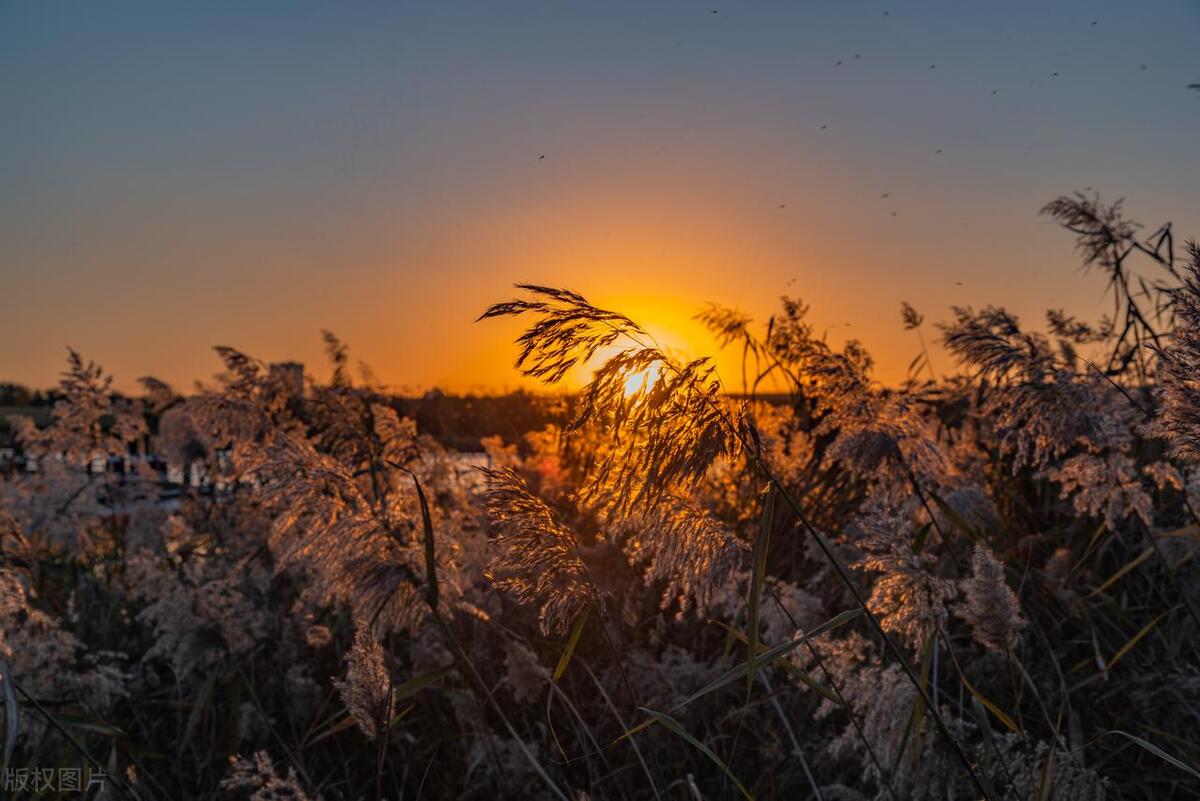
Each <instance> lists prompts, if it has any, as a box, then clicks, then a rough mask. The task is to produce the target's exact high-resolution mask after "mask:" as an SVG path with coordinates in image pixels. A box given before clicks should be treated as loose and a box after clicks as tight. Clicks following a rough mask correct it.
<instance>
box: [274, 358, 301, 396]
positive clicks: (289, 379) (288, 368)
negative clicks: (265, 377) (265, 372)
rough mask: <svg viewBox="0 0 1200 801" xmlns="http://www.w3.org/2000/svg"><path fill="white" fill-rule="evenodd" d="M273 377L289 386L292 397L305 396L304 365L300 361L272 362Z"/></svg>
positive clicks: (288, 390) (289, 393) (288, 389)
mask: <svg viewBox="0 0 1200 801" xmlns="http://www.w3.org/2000/svg"><path fill="white" fill-rule="evenodd" d="M271 378H272V379H273V380H275V381H278V382H279V383H281V384H282V385H283V386H285V387H287V392H288V395H290V396H291V397H293V398H303V397H304V365H303V364H301V363H300V362H274V363H272V364H271Z"/></svg>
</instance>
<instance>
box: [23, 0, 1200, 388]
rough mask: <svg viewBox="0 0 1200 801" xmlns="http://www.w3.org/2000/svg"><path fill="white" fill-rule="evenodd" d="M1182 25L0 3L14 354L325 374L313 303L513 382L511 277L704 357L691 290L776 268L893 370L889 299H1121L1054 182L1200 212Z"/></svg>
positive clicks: (1017, 17) (422, 370)
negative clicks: (277, 364) (1094, 271)
mask: <svg viewBox="0 0 1200 801" xmlns="http://www.w3.org/2000/svg"><path fill="white" fill-rule="evenodd" d="M1198 42H1200V2H1194V1H1193V2H1180V1H1178V0H1177V1H1175V2H1170V1H1168V2H1159V3H1145V4H1143V3H1128V2H1086V3H1085V2H1054V3H1047V2H1044V0H1043V1H1041V2H1006V3H981V2H921V3H916V2H898V1H896V2H821V3H810V2H798V1H797V2H790V3H766V2H755V3H737V4H733V3H724V2H719V0H711V2H710V3H708V4H703V5H702V4H697V3H676V2H649V3H646V2H630V3H623V2H572V3H564V2H546V3H531V2H488V3H459V2H439V3H420V4H417V3H377V4H376V3H301V2H294V1H289V2H280V3H265V2H254V3H244V2H238V3H214V2H203V3H191V4H178V3H161V2H146V3H123V2H118V3H104V4H82V3H56V2H28V3H18V2H3V3H0V97H2V98H3V101H4V102H3V120H4V121H3V124H0V183H2V186H3V194H2V196H0V279H2V284H0V319H2V320H3V328H4V335H3V337H0V380H16V381H20V382H22V383H26V384H29V385H33V386H48V385H50V384H52V383H54V382H55V381H56V377H57V374H58V372H59V371H60V370H61V368H62V365H63V363H64V361H63V360H64V356H65V347H66V346H68V345H70V346H73V347H75V348H77V349H79V350H81V351H82V352H83V353H84V355H85V356H87V357H88V358H92V359H95V360H96V361H98V362H100V363H101V364H103V365H104V366H105V368H106V369H108V370H109V371H111V372H113V373H114V374H115V375H116V377H117V383H118V386H121V387H125V388H130V387H132V386H134V381H135V380H136V379H137V378H138V377H139V376H142V375H147V374H151V375H156V376H158V377H160V378H162V379H164V380H167V381H170V382H172V383H174V384H175V385H177V386H179V387H181V388H187V387H189V386H190V385H191V383H192V382H193V381H194V380H195V379H198V378H207V377H208V376H210V375H212V374H213V373H214V372H216V371H217V369H218V368H219V363H218V362H217V360H216V358H215V356H214V355H213V353H212V351H211V346H212V345H231V346H234V347H237V348H240V349H242V350H245V351H247V352H249V353H251V354H253V355H255V356H258V357H260V358H262V359H265V360H281V359H289V358H290V359H296V360H300V361H303V362H306V363H307V364H308V365H310V368H311V369H312V370H314V371H315V372H318V373H323V372H324V371H325V367H324V361H323V357H322V355H321V354H322V350H321V348H322V346H321V339H320V330H321V329H322V328H328V329H331V330H333V331H334V332H336V333H337V334H338V335H339V336H340V337H342V338H343V339H344V340H345V341H347V342H348V343H349V344H350V346H351V349H352V354H353V356H354V357H356V358H358V359H362V360H364V361H366V362H368V363H369V364H371V365H372V367H373V368H374V370H375V372H376V373H377V374H378V376H379V377H380V379H381V380H383V381H384V382H386V383H387V384H389V385H392V386H393V387H395V388H397V389H409V390H412V389H423V388H426V387H430V386H434V385H437V386H441V387H443V388H448V389H451V390H455V391H465V390H471V389H475V390H478V389H490V390H494V389H500V388H504V387H515V386H518V385H519V384H520V382H519V381H518V379H517V376H516V374H515V373H514V372H513V370H512V367H511V362H512V358H513V355H514V348H513V346H512V344H511V339H512V336H513V334H514V333H515V331H516V327H515V326H514V325H511V324H500V323H494V322H493V323H480V324H474V323H473V322H472V321H473V320H474V318H475V317H476V316H477V315H478V314H479V313H480V311H482V309H483V308H484V307H485V306H486V305H487V304H488V303H490V302H493V301H496V300H502V299H506V298H508V297H510V296H511V294H512V290H511V289H510V286H511V284H512V283H513V282H514V281H533V282H538V283H546V284H552V285H558V286H565V287H568V288H571V289H574V290H576V291H579V292H581V293H583V294H584V295H586V296H588V298H589V299H591V300H592V301H594V302H596V303H597V304H599V305H604V306H609V307H615V308H618V309H620V310H622V311H625V312H626V313H628V314H630V315H631V316H633V317H635V318H637V319H639V320H641V321H644V322H645V323H647V324H648V327H650V328H651V329H652V330H654V331H656V332H658V333H659V334H661V336H662V338H663V340H664V342H665V343H666V344H667V345H670V346H673V347H676V348H679V349H681V350H684V351H686V352H688V353H690V354H691V355H700V354H702V353H706V352H710V351H711V350H712V349H713V343H712V341H711V339H709V338H708V337H707V336H705V335H704V334H703V333H702V332H701V331H700V330H699V328H698V326H697V325H696V324H695V323H693V322H691V321H690V318H691V315H692V314H693V313H694V312H695V311H696V310H697V309H698V308H700V307H701V306H702V305H703V304H704V302H705V301H710V300H713V301H720V302H722V303H724V304H727V305H735V306H738V307H741V308H742V309H744V310H746V311H749V312H751V313H753V314H755V315H756V316H757V317H759V318H762V319H765V318H766V317H767V316H768V315H769V314H770V313H771V312H772V311H773V310H774V309H775V307H776V304H777V298H778V296H779V295H781V294H784V293H787V294H790V295H794V296H798V297H800V298H802V299H803V300H804V301H805V302H807V303H809V304H811V306H812V318H813V320H814V321H815V322H816V324H817V325H818V328H819V329H821V330H825V329H828V332H829V334H828V335H829V337H830V338H831V339H832V340H834V341H836V342H840V341H842V340H844V339H846V338H848V337H854V338H858V339H860V340H862V341H863V342H864V344H865V345H866V346H867V348H868V349H869V350H870V351H872V353H873V354H874V355H875V356H876V359H877V361H878V362H879V368H878V375H879V377H880V378H881V379H883V380H885V381H895V380H898V379H900V378H902V377H903V375H904V372H905V368H906V366H907V365H908V362H909V361H910V359H911V358H912V357H913V355H914V354H915V353H916V352H917V351H918V349H919V344H918V342H917V340H916V338H915V335H914V334H913V333H912V332H905V331H904V330H903V329H902V326H901V322H900V313H899V307H900V302H901V301H903V300H907V301H909V302H911V303H913V304H914V305H915V306H916V307H917V308H918V309H920V310H921V311H922V312H924V313H925V315H926V318H927V321H928V323H927V325H928V324H929V323H932V322H934V321H936V320H938V319H941V318H944V317H945V316H946V315H947V307H948V306H949V305H951V304H963V305H965V304H970V305H976V306H979V305H984V304H988V303H991V304H996V305H1003V306H1006V307H1008V308H1009V309H1010V310H1012V311H1014V312H1016V313H1018V314H1019V315H1021V316H1022V318H1023V319H1024V320H1026V321H1027V322H1029V323H1040V322H1041V319H1042V317H1041V315H1042V312H1043V310H1044V309H1045V308H1047V307H1063V308H1065V309H1066V310H1067V311H1068V312H1073V313H1077V314H1081V315H1085V316H1087V317H1088V318H1094V317H1096V316H1098V314H1099V313H1101V312H1102V311H1104V310H1106V308H1107V306H1106V305H1105V304H1104V302H1103V280H1102V279H1101V278H1100V276H1097V275H1087V274H1083V273H1081V272H1080V271H1079V270H1078V268H1077V259H1076V256H1075V254H1074V253H1073V252H1072V245H1073V243H1072V240H1071V238H1070V236H1069V235H1068V234H1065V233H1063V232H1061V231H1060V230H1059V229H1057V228H1056V227H1055V226H1054V224H1053V223H1052V222H1050V221H1049V220H1048V219H1046V218H1042V217H1039V216H1038V214H1037V211H1038V209H1039V207H1040V206H1041V205H1042V204H1043V203H1045V202H1046V201H1048V200H1050V199H1052V198H1053V197H1055V196H1056V195H1059V194H1063V193H1068V192H1071V191H1073V190H1077V189H1083V188H1085V187H1094V188H1095V189H1096V190H1098V191H1100V192H1101V193H1102V196H1105V197H1109V198H1116V197H1118V196H1124V197H1125V198H1126V210H1127V212H1128V213H1129V215H1130V216H1131V217H1133V218H1135V219H1138V220H1141V221H1142V222H1144V223H1146V224H1147V226H1148V227H1149V228H1153V227H1155V226H1156V225H1157V224H1158V223H1160V222H1163V221H1166V220H1172V221H1174V222H1175V224H1176V226H1177V231H1178V234H1179V239H1180V241H1182V239H1183V238H1184V237H1187V236H1200V153H1198V148H1197V143H1198V142H1200V92H1196V91H1194V90H1191V89H1189V88H1188V84H1191V83H1196V82H1200V46H1198V45H1197V43H1198ZM839 62H840V63H839ZM939 151H940V152H939ZM543 157H544V158H543ZM885 194H886V197H885ZM933 336H934V332H933V331H927V332H926V337H927V338H932V337H933ZM731 363H732V362H730V361H729V360H726V362H725V363H724V364H725V367H726V369H727V368H728V365H729V364H731ZM934 366H935V368H937V369H939V370H942V371H944V370H948V369H949V368H950V364H949V361H948V359H947V357H945V356H944V355H940V354H937V353H935V354H934Z"/></svg>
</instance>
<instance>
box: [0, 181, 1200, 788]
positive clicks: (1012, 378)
mask: <svg viewBox="0 0 1200 801" xmlns="http://www.w3.org/2000/svg"><path fill="white" fill-rule="evenodd" d="M1045 213H1047V214H1048V215H1051V216H1052V217H1053V218H1054V219H1055V220H1057V221H1058V222H1059V223H1060V224H1061V225H1062V226H1063V227H1064V228H1066V229H1067V230H1068V231H1069V232H1070V233H1071V234H1072V235H1073V236H1075V238H1076V241H1077V244H1078V247H1079V252H1080V254H1081V257H1082V259H1083V261H1084V264H1085V266H1086V267H1087V268H1088V269H1090V270H1092V271H1093V272H1094V273H1095V274H1096V275H1097V276H1098V278H1099V279H1100V280H1103V281H1107V282H1108V285H1109V290H1110V293H1111V299H1112V301H1113V306H1112V308H1111V310H1109V312H1108V314H1106V315H1104V316H1103V317H1101V318H1100V319H1098V320H1089V321H1081V320H1076V319H1072V318H1069V317H1067V316H1065V315H1064V314H1062V313H1060V312H1056V311H1054V310H1051V311H1049V312H1048V313H1047V319H1046V324H1045V326H1044V328H1039V329H1035V328H1031V327H1028V326H1026V325H1024V324H1022V323H1021V322H1019V321H1018V320H1017V319H1016V318H1014V317H1013V316H1012V315H1010V314H1008V313H1006V312H1005V311H1004V310H1003V309H999V308H994V307H985V308H957V309H953V310H952V311H951V313H950V314H949V318H948V320H947V321H946V322H944V323H941V324H939V325H937V326H936V327H935V326H932V325H930V326H926V324H925V322H924V319H923V317H922V315H921V314H920V313H919V312H918V310H916V309H914V308H912V307H910V306H908V305H907V304H905V305H904V307H903V309H902V314H901V315H900V316H899V317H898V320H897V326H898V327H900V326H903V327H904V328H906V329H911V330H913V331H914V333H913V334H912V336H913V343H914V349H918V348H919V349H921V351H922V353H921V355H920V356H918V357H917V359H916V360H914V363H913V368H912V371H911V377H910V380H909V381H908V382H907V383H906V384H905V385H904V386H902V387H899V388H896V387H892V388H884V387H881V386H880V385H879V384H878V383H877V382H876V381H874V380H873V379H872V373H871V369H872V364H871V359H870V356H869V355H868V354H867V353H866V352H864V351H863V349H862V348H861V347H860V346H858V345H857V344H856V343H853V342H851V343H846V344H845V345H844V346H837V347H835V346H834V345H833V344H831V343H829V342H827V341H826V340H825V339H823V338H822V337H820V336H819V335H817V334H816V333H815V332H814V330H813V328H812V327H811V326H810V325H809V323H808V322H807V319H806V312H807V309H806V307H805V306H804V305H803V304H802V303H801V302H800V301H799V300H794V299H784V300H783V304H782V308H781V309H780V311H779V312H778V313H777V314H776V315H775V316H774V317H773V318H771V319H770V320H769V321H763V322H762V323H755V322H754V321H752V320H750V319H749V318H747V317H746V316H744V315H742V314H740V313H739V312H737V311H735V310H733V309H730V308H726V307H723V306H711V307H709V308H708V309H706V310H704V311H703V312H702V313H701V319H702V320H703V321H704V322H705V323H706V324H707V325H708V326H709V327H710V328H711V329H712V330H713V331H714V332H715V333H716V334H717V335H718V338H719V339H720V341H721V342H723V343H724V346H726V347H728V348H734V349H736V350H737V352H739V353H742V354H744V359H745V369H744V370H743V373H744V375H745V379H743V380H744V384H742V383H739V385H738V386H734V387H725V386H723V385H722V384H721V383H720V381H719V380H718V378H717V377H716V375H715V374H714V372H713V371H712V369H711V366H710V363H709V362H708V361H705V360H699V361H691V362H686V361H681V360H679V359H677V358H676V357H674V356H673V355H672V354H669V353H665V352H662V351H660V350H659V348H658V347H657V345H656V344H655V342H654V341H653V339H652V338H651V337H650V336H649V335H648V334H647V333H646V332H645V331H643V330H642V328H641V327H639V326H638V324H637V321H635V320H631V319H628V318H626V317H624V316H623V315H621V314H620V313H619V312H615V311H607V310H602V309H598V308H596V307H594V306H592V305H590V304H589V303H588V302H587V301H586V300H585V299H584V298H583V297H581V296H579V295H576V294H574V293H571V292H568V291H565V290H560V289H554V288H547V287H535V286H524V287H522V288H521V295H520V297H519V298H518V299H516V300H513V301H510V302H506V303H500V304H497V305H496V306H493V307H491V308H490V309H488V310H486V311H485V312H484V314H483V318H484V320H483V321H481V322H480V323H479V324H480V325H486V324H487V323H486V319H487V318H493V317H499V316H510V315H511V316H519V317H520V318H521V319H522V320H524V321H525V322H527V323H528V326H529V327H528V329H527V331H526V333H525V334H524V335H523V336H522V337H521V339H520V340H519V342H518V344H517V347H518V349H519V360H518V363H517V367H518V369H519V370H520V371H521V372H523V373H524V374H526V375H529V376H533V377H536V378H539V379H542V380H544V381H545V382H546V383H547V384H550V385H553V384H555V383H556V382H557V381H558V380H560V379H561V378H562V376H563V375H564V374H565V373H566V372H567V371H568V370H570V369H571V368H572V367H574V366H575V365H577V364H578V363H579V362H580V361H582V360H585V359H587V358H588V357H590V356H591V355H592V354H594V353H595V352H596V351H598V350H599V349H601V348H610V347H612V346H617V347H619V348H621V350H620V351H619V353H618V354H617V355H615V356H613V357H612V358H610V359H609V360H608V361H606V362H604V363H603V364H600V365H599V366H598V368H597V370H596V372H595V374H594V379H593V381H592V382H591V383H590V384H589V385H588V386H587V387H586V388H585V389H584V390H583V391H582V392H580V393H579V394H577V395H576V396H574V397H572V398H571V399H570V401H569V402H567V401H566V400H563V399H559V400H554V399H540V398H533V397H532V396H522V397H521V398H519V399H516V400H514V399H511V398H510V399H509V400H508V401H503V400H500V401H493V400H487V399H476V400H474V401H473V403H472V404H471V405H467V404H464V403H463V402H462V401H461V399H460V400H458V401H455V400H453V399H446V398H445V397H441V396H430V397H429V398H426V399H425V400H424V401H422V402H420V403H416V402H403V401H396V400H394V399H389V398H386V397H385V396H383V395H382V394H381V393H380V392H379V391H378V390H377V389H376V388H375V387H373V386H372V385H371V383H370V381H369V378H360V377H359V376H357V375H356V374H352V371H351V370H350V368H349V358H348V354H347V351H346V348H345V347H344V346H343V345H342V344H341V343H340V342H338V341H337V340H336V339H335V338H333V337H329V338H328V340H327V342H328V345H329V355H330V361H331V367H330V374H329V377H328V379H325V380H321V381H309V382H308V383H307V385H306V386H305V387H304V388H303V391H301V392H297V391H296V388H295V387H293V386H288V385H287V384H286V383H285V382H283V381H281V380H280V377H279V376H278V375H277V374H274V373H273V372H272V371H270V370H269V369H267V367H266V366H265V365H263V364H260V363H259V362H257V361H256V360H255V359H253V358H251V357H250V356H247V355H245V354H243V353H240V352H238V351H235V350H232V349H229V348H219V349H218V354H219V356H220V358H221V359H222V361H223V364H224V366H225V372H224V373H223V374H222V375H221V376H220V378H219V379H218V380H216V381H214V382H213V383H212V384H211V385H210V386H207V387H205V388H203V389H202V390H200V391H197V392H195V393H193V394H190V395H187V396H182V395H180V394H178V393H176V392H175V391H174V390H172V389H171V388H170V387H168V386H166V385H164V384H162V383H161V382H158V381H155V380H153V379H146V380H144V381H143V385H144V393H142V394H141V395H140V396H139V397H121V396H116V395H114V394H113V393H112V392H111V391H110V389H109V385H108V379H107V378H106V377H105V376H104V374H103V373H102V371H101V370H100V368H98V367H96V366H94V365H93V364H91V363H90V362H88V361H86V360H85V359H83V358H82V357H79V356H76V355H75V354H74V353H72V355H71V359H70V362H69V365H68V369H67V372H66V373H65V374H64V377H63V381H62V385H61V386H60V387H59V388H58V389H57V390H56V391H55V395H54V396H53V398H52V399H49V400H52V401H53V406H52V407H46V408H48V409H49V408H52V411H49V410H47V411H46V413H44V414H42V415H41V419H40V420H33V419H28V418H24V417H20V416H12V417H10V423H11V425H12V437H13V440H14V445H15V446H16V447H17V448H19V450H20V452H21V454H22V455H23V457H27V458H28V460H29V461H28V462H27V463H26V462H22V467H21V469H20V470H17V469H15V468H14V467H10V468H8V469H7V470H6V471H5V472H4V475H3V481H2V483H0V548H2V551H0V554H2V559H3V561H2V562H0V689H3V694H2V696H0V698H2V700H3V703H4V711H5V722H6V726H5V727H4V732H3V738H4V739H3V742H4V753H3V757H4V760H5V766H6V768H7V769H8V770H9V772H8V773H7V774H6V776H7V777H8V779H9V780H10V781H13V777H15V776H17V775H18V772H19V771H18V769H20V770H21V771H24V772H21V773H20V776H22V777H24V781H25V782H26V783H25V784H24V785H22V786H20V787H18V786H16V785H15V784H10V785H9V787H8V789H7V794H6V795H5V797H11V798H26V797H27V798H58V797H77V796H76V794H74V793H73V792H72V791H68V790H64V789H62V787H61V786H58V787H56V788H47V787H41V788H40V789H37V788H35V786H34V785H33V784H32V782H30V780H29V777H30V775H31V774H30V773H29V771H30V770H32V769H37V768H43V769H44V768H71V769H74V768H83V769H84V772H83V775H84V776H85V777H92V778H94V777H98V776H99V774H100V773H101V772H102V773H103V774H104V778H103V780H101V781H99V782H98V783H97V784H96V786H97V787H101V786H102V788H103V789H102V792H104V793H106V794H107V795H106V797H109V798H130V799H193V798H194V799H215V798H252V799H258V800H260V801H262V800H265V799H280V798H291V799H304V798H306V799H317V798H324V799H330V800H332V799H377V798H389V799H401V798H447V799H450V798H555V799H572V801H574V799H584V798H590V799H650V798H660V799H672V798H673V799H693V800H697V799H720V798H739V797H745V798H751V797H754V798H763V799H771V798H778V799H793V798H814V799H829V800H830V801H856V800H857V799H895V800H896V801H904V800H906V799H929V801H934V799H980V798H987V799H1012V800H1015V799H1038V800H1039V801H1040V800H1042V799H1054V801H1090V800H1091V799H1123V798H1129V799H1163V798H1191V797H1197V796H1200V774H1197V772H1196V768H1195V766H1196V765H1200V739H1198V738H1197V733H1198V732H1200V661H1198V659H1197V657H1198V656H1200V653H1198V649H1200V638H1198V637H1197V635H1198V633H1200V631H1198V622H1200V617H1198V615H1200V590H1198V589H1197V587H1198V586H1200V585H1198V579H1200V569H1198V567H1197V560H1196V558H1195V557H1196V555H1197V553H1198V552H1200V528H1198V526H1200V518H1198V517H1197V509H1198V508H1200V469H1198V468H1197V467H1196V466H1195V463H1196V461H1197V459H1198V458H1200V385H1198V384H1197V376H1198V375H1200V372H1198V371H1200V251H1197V249H1196V247H1195V246H1194V245H1191V244H1187V245H1182V244H1178V243H1176V242H1175V239H1174V235H1173V232H1172V230H1171V228H1170V226H1163V227H1161V228H1159V229H1157V230H1155V231H1154V232H1153V233H1150V234H1149V235H1146V233H1145V231H1143V230H1141V229H1138V228H1137V227H1136V226H1134V225H1133V224H1132V223H1130V222H1128V221H1127V220H1126V219H1125V218H1124V217H1123V216H1122V214H1121V209H1120V207H1119V204H1118V205H1116V206H1111V205H1105V204H1103V203H1102V202H1101V201H1100V200H1099V199H1098V198H1094V197H1085V196H1082V195H1077V196H1071V197H1064V198H1060V199H1059V200H1057V201H1055V202H1053V203H1051V204H1049V205H1048V206H1047V207H1046V209H1045ZM921 332H924V333H923V334H922V335H921V336H918V334H920V333H921ZM933 336H936V337H937V338H938V340H939V341H940V342H941V343H942V344H943V346H944V347H945V348H946V350H947V351H948V352H949V353H950V354H952V355H953V357H954V358H955V359H956V360H957V362H958V365H959V368H958V370H957V371H956V372H955V373H954V374H953V375H945V376H942V375H937V374H936V373H935V371H934V370H933V369H932V366H931V365H930V363H929V357H928V354H927V353H925V352H924V345H923V344H922V343H924V342H925V341H926V340H927V339H928V338H930V337H933ZM605 352H611V351H605ZM638 375H643V376H646V377H647V380H644V381H641V382H636V381H634V382H632V383H631V381H630V377H631V376H638ZM768 377H770V378H771V379H772V380H773V381H774V382H775V384H776V385H786V386H788V387H789V388H790V393H789V394H788V396H787V397H786V399H783V401H782V402H781V399H779V398H772V399H771V401H772V402H766V401H765V400H764V399H763V398H760V397H759V396H758V395H757V391H756V390H757V387H758V386H759V385H760V384H762V382H765V381H766V380H767V378H768ZM651 379H653V380H651ZM631 387H632V388H634V391H630V389H631ZM560 398H561V396H560ZM9 400H10V401H11V400H13V399H9ZM17 400H19V401H21V402H8V401H6V403H5V405H7V406H21V407H30V406H34V407H36V406H38V404H37V402H36V399H34V398H31V397H30V398H23V399H17ZM406 403H408V404H409V405H405V404H406ZM506 403H508V404H510V405H505V404H506ZM478 447H482V448H483V449H484V451H485V452H486V454H487V458H486V459H480V458H478V457H476V458H474V459H469V458H467V457H465V456H464V455H463V454H461V453H459V452H458V450H460V449H461V450H474V449H476V448H478ZM149 454H153V455H154V456H155V458H156V459H158V460H161V462H162V464H163V465H169V466H173V467H174V468H176V469H178V470H180V471H182V474H183V475H187V476H195V477H196V479H195V480H192V481H184V482H182V483H181V485H180V486H179V487H178V488H177V489H176V490H175V491H174V492H172V493H170V494H166V493H164V491H163V479H162V475H160V473H159V472H158V471H157V470H156V469H155V468H154V467H153V465H154V462H153V461H152V460H150V459H146V458H135V457H137V456H139V455H141V456H147V455H149ZM114 461H115V462H119V463H120V465H121V467H120V470H119V471H118V470H112V469H101V468H102V467H103V466H105V465H107V464H109V463H112V462H114ZM97 465H100V467H98V466H97ZM480 465H486V466H484V467H481V466H480ZM92 794H93V795H94V794H95V791H93V793H92Z"/></svg>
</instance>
